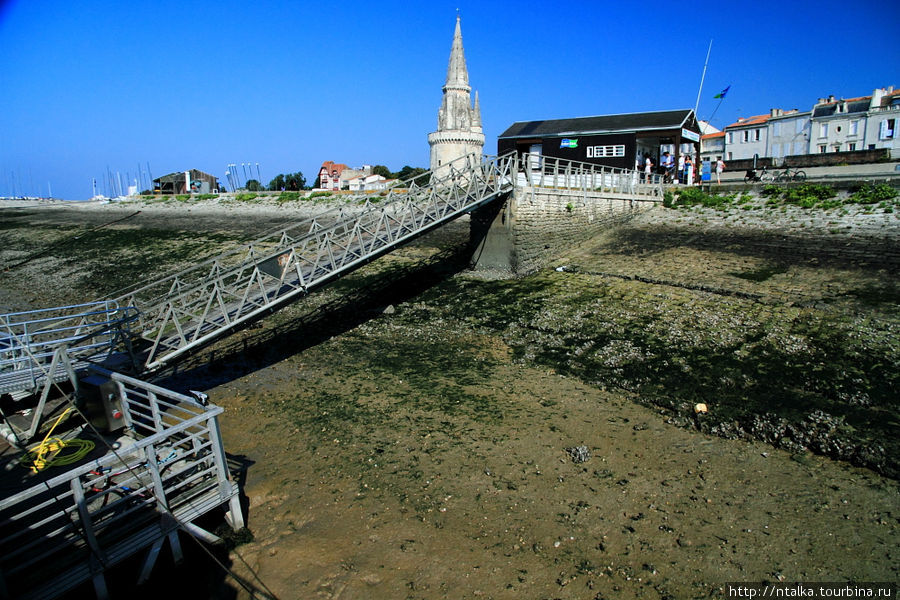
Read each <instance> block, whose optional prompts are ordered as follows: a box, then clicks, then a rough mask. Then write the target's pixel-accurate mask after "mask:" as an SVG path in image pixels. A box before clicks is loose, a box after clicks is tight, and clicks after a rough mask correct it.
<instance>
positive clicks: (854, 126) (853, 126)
mask: <svg viewBox="0 0 900 600" xmlns="http://www.w3.org/2000/svg"><path fill="white" fill-rule="evenodd" d="M858 133H859V121H850V131H848V132H847V135H857V134H858Z"/></svg>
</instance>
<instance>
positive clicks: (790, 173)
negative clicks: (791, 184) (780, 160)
mask: <svg viewBox="0 0 900 600" xmlns="http://www.w3.org/2000/svg"><path fill="white" fill-rule="evenodd" d="M775 181H806V173H805V172H804V171H800V170H797V169H791V168H790V167H785V169H784V171H782V172H781V173H778V174H777V175H776V176H775Z"/></svg>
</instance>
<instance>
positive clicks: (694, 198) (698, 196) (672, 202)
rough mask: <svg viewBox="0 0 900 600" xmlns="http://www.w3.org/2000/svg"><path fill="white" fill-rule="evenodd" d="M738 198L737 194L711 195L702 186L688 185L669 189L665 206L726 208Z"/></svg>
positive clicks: (665, 195)
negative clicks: (682, 187) (677, 188)
mask: <svg viewBox="0 0 900 600" xmlns="http://www.w3.org/2000/svg"><path fill="white" fill-rule="evenodd" d="M736 198H737V194H731V195H728V196H718V195H710V194H707V193H706V192H704V191H703V190H701V189H700V188H695V187H687V188H684V189H679V190H677V191H675V192H674V193H673V192H671V191H667V192H666V193H665V194H664V195H663V206H665V207H667V208H675V207H678V206H684V207H690V206H705V207H707V208H715V209H720V210H721V209H724V208H727V207H728V206H730V205H731V203H732V202H734V201H735V199H736Z"/></svg>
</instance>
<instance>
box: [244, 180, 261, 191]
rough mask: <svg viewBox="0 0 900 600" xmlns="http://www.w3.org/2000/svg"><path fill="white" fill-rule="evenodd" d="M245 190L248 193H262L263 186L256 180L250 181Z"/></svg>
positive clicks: (245, 185)
mask: <svg viewBox="0 0 900 600" xmlns="http://www.w3.org/2000/svg"><path fill="white" fill-rule="evenodd" d="M244 188H245V189H246V190H247V191H248V192H259V191H262V189H263V186H262V184H261V183H260V182H258V181H257V180H255V179H248V180H247V183H245V184H244Z"/></svg>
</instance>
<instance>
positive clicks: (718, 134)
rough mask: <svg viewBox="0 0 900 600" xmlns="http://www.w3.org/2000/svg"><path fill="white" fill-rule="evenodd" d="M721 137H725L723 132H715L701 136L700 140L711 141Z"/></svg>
mask: <svg viewBox="0 0 900 600" xmlns="http://www.w3.org/2000/svg"><path fill="white" fill-rule="evenodd" d="M723 137H725V132H724V131H717V132H716V133H707V134H706V135H701V136H700V139H701V140H711V139H714V138H723Z"/></svg>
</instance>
